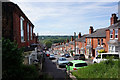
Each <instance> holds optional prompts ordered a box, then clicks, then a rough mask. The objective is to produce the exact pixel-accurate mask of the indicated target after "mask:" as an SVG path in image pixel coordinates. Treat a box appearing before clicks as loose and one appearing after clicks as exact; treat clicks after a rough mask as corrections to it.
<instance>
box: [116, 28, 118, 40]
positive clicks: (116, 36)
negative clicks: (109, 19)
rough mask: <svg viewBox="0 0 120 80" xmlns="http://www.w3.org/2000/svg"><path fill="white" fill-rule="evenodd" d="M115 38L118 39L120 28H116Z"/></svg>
mask: <svg viewBox="0 0 120 80" xmlns="http://www.w3.org/2000/svg"><path fill="white" fill-rule="evenodd" d="M115 39H118V29H115Z"/></svg>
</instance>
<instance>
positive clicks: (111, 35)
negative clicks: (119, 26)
mask: <svg viewBox="0 0 120 80" xmlns="http://www.w3.org/2000/svg"><path fill="white" fill-rule="evenodd" d="M112 38H113V30H112V29H111V30H110V39H112Z"/></svg>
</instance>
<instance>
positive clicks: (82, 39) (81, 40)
mask: <svg viewBox="0 0 120 80" xmlns="http://www.w3.org/2000/svg"><path fill="white" fill-rule="evenodd" d="M87 35H88V34H86V35H83V36H82V37H81V38H79V39H77V40H76V41H77V42H85V37H86V36H87Z"/></svg>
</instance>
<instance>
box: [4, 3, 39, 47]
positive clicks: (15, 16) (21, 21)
mask: <svg viewBox="0 0 120 80" xmlns="http://www.w3.org/2000/svg"><path fill="white" fill-rule="evenodd" d="M33 29H34V25H33V24H32V22H31V21H30V20H29V19H28V18H27V16H26V15H25V14H24V13H23V11H22V10H21V9H20V8H19V6H18V5H17V4H14V3H12V2H2V36H3V37H4V38H5V39H10V40H11V41H12V42H16V43H17V44H18V48H21V47H28V46H30V45H31V44H33V43H35V42H36V39H37V37H36V35H35V34H33Z"/></svg>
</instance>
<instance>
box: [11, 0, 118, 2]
mask: <svg viewBox="0 0 120 80" xmlns="http://www.w3.org/2000/svg"><path fill="white" fill-rule="evenodd" d="M11 1H16V0H11ZM118 1H119V0H19V1H16V2H118Z"/></svg>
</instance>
